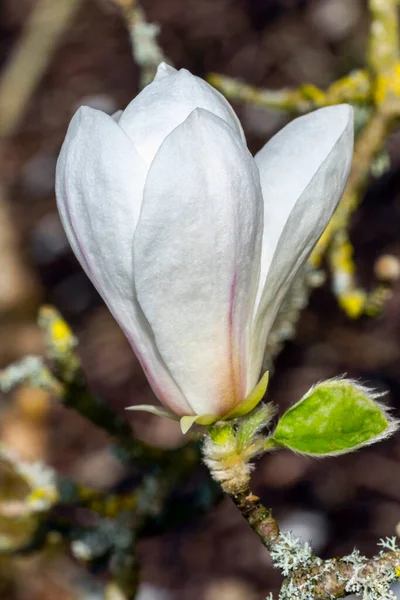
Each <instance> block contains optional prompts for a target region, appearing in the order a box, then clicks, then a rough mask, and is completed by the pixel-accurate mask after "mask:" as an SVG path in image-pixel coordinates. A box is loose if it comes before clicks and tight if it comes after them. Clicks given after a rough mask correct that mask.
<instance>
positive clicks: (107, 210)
mask: <svg viewBox="0 0 400 600" xmlns="http://www.w3.org/2000/svg"><path fill="white" fill-rule="evenodd" d="M145 177H146V169H145V166H144V164H143V161H142V160H141V158H140V157H139V156H138V154H137V152H136V151H135V148H134V146H133V144H132V142H131V141H130V139H129V138H128V136H127V135H126V134H125V133H124V132H123V131H122V129H120V128H119V126H118V125H117V123H116V122H115V121H114V120H113V119H112V118H111V117H109V116H107V115H105V114H104V113H102V112H100V111H97V110H93V109H90V108H87V107H84V108H81V109H79V111H78V112H77V113H76V114H75V116H74V118H73V119H72V121H71V124H70V127H69V129H68V133H67V136H66V139H65V142H64V145H63V147H62V150H61V154H60V158H59V161H58V164H57V201H58V208H59V211H60V215H61V219H62V221H63V225H64V228H65V231H66V233H67V236H68V239H69V241H70V243H71V246H72V249H73V250H74V252H75V254H76V256H77V258H78V260H79V261H80V263H81V265H82V267H83V268H84V269H85V271H86V273H87V274H88V276H89V277H90V279H91V280H92V282H93V284H94V285H95V286H96V288H97V290H98V291H99V293H100V294H101V295H102V297H103V298H104V300H105V302H106V303H107V305H108V307H109V309H110V311H111V312H112V313H113V315H114V317H115V318H116V319H117V321H118V322H119V324H120V326H121V328H122V329H123V330H124V332H125V334H126V336H127V337H128V339H129V341H130V343H131V345H132V347H133V349H134V351H135V353H136V354H137V356H138V358H139V360H140V361H141V364H142V366H143V368H144V370H145V372H146V375H147V377H148V378H149V381H150V383H151V385H152V386H153V389H154V391H155V392H156V394H157V395H158V397H159V398H160V400H161V401H163V402H165V401H166V400H165V399H166V398H168V399H169V400H168V401H169V405H170V407H171V408H173V407H174V406H175V404H178V410H179V409H180V410H181V412H182V414H187V412H188V410H189V407H188V405H187V404H186V403H185V401H184V399H183V398H182V394H181V393H180V391H179V390H178V388H177V386H176V385H175V384H174V382H173V381H172V379H171V377H170V375H169V374H168V372H167V370H166V369H165V366H164V365H163V363H162V361H161V359H160V357H159V356H158V354H157V350H156V348H155V346H154V343H153V339H152V333H151V330H150V328H149V327H148V324H147V323H146V321H145V319H144V317H143V314H142V312H141V310H140V307H139V306H138V304H137V300H136V298H135V293H134V283H133V275H132V269H133V265H132V262H133V260H132V244H133V234H134V231H135V227H136V224H137V221H138V218H139V213H140V207H141V201H142V197H143V186H144V182H145ZM170 399H171V400H170ZM179 403H180V404H179Z"/></svg>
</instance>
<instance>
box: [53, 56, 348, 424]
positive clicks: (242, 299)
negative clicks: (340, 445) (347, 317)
mask: <svg viewBox="0 0 400 600" xmlns="http://www.w3.org/2000/svg"><path fill="white" fill-rule="evenodd" d="M352 151H353V114H352V109H351V107H350V106H348V105H341V106H332V107H328V108H323V109H320V110H317V111H315V112H313V113H311V114H309V115H306V116H303V117H300V118H298V119H295V120H294V121H292V122H291V123H289V125H287V126H286V127H285V128H284V129H283V130H282V131H280V132H279V133H278V134H277V135H275V137H273V138H272V139H271V140H270V141H269V142H268V143H267V144H266V145H265V146H264V148H262V150H261V151H260V152H259V153H258V154H257V155H256V156H255V157H254V158H253V157H252V156H251V154H250V152H249V151H248V149H247V147H246V142H245V138H244V134H243V131H242V128H241V125H240V123H239V121H238V119H237V117H236V115H235V113H234V112H233V110H232V108H231V106H230V105H229V104H228V102H227V101H226V100H225V99H224V98H223V96H222V95H221V94H219V93H218V92H217V91H216V90H214V89H213V88H212V87H211V86H209V85H208V84H207V83H206V82H204V81H203V80H201V79H199V78H197V77H194V76H193V75H191V74H190V73H189V72H188V71H186V70H185V69H182V70H181V71H176V70H175V69H173V68H172V67H169V66H167V65H166V64H161V65H160V67H159V68H158V71H157V75H156V77H155V79H154V81H153V82H152V83H151V84H150V85H148V86H147V87H146V88H145V89H144V90H143V91H142V92H141V93H140V94H139V95H138V96H137V97H136V98H135V99H134V100H132V102H131V103H130V104H129V106H128V107H127V108H126V110H125V111H123V112H120V113H118V114H116V115H114V116H113V117H110V116H108V115H106V114H104V113H102V112H100V111H98V110H93V109H91V108H87V107H82V108H80V109H79V110H78V112H77V113H76V114H75V116H74V117H73V119H72V121H71V124H70V126H69V129H68V133H67V136H66V139H65V142H64V145H63V147H62V150H61V155H60V158H59V161H58V165H57V200H58V207H59V211H60V214H61V219H62V222H63V224H64V227H65V230H66V233H67V235H68V238H69V241H70V243H71V246H72V248H73V250H74V252H75V254H76V256H77V257H78V259H79V261H80V263H81V264H82V266H83V268H84V269H85V271H86V273H87V274H88V276H89V277H90V279H91V280H92V282H93V283H94V285H95V286H96V288H97V289H98V291H99V292H100V294H101V295H102V297H103V298H104V300H105V302H106V303H107V305H108V307H109V309H110V310H111V312H112V313H113V315H114V317H115V318H116V320H117V321H118V323H119V324H120V326H121V327H122V329H123V330H124V332H125V334H126V336H127V338H128V339H129V341H130V343H131V346H132V348H133V350H134V352H135V353H136V355H137V357H138V359H139V360H140V362H141V364H142V367H143V369H144V371H145V373H146V375H147V378H148V380H149V382H150V384H151V386H152V388H153V390H154V392H155V393H156V395H157V397H158V398H159V399H160V401H161V402H162V403H163V404H164V406H165V407H167V409H169V411H170V412H171V413H173V414H174V415H175V416H179V417H184V416H185V417H188V418H186V419H183V426H184V428H187V427H188V426H190V424H191V423H192V422H193V421H194V420H197V421H198V422H204V423H206V422H210V421H212V420H216V417H217V416H220V417H223V416H227V415H232V414H234V415H235V414H238V413H240V412H245V411H246V410H249V408H251V406H254V404H255V402H256V401H257V400H259V399H260V397H261V396H262V394H263V393H264V391H265V388H266V383H267V381H266V379H267V378H266V377H264V378H263V379H262V380H261V382H260V383H259V384H258V387H256V386H257V382H258V381H259V377H260V371H261V368H262V362H263V354H264V348H265V345H266V340H267V337H268V334H269V332H270V330H271V327H272V325H273V322H274V319H275V316H276V314H277V311H278V309H279V307H280V305H281V303H282V301H283V299H284V297H285V294H286V293H287V291H288V289H289V287H290V285H291V283H292V282H293V279H294V278H295V276H296V273H297V272H298V270H299V267H300V266H301V265H302V264H303V263H304V262H305V260H306V259H307V257H308V255H309V253H310V251H311V250H312V248H313V246H314V245H315V243H316V241H317V240H318V238H319V237H320V235H321V233H322V232H323V230H324V228H325V226H326V225H327V223H328V221H329V219H330V217H331V215H332V213H333V211H334V209H335V207H336V205H337V203H338V201H339V199H340V197H341V195H342V192H343V189H344V186H345V183H346V180H347V176H348V173H349V169H350V163H351V157H352ZM254 388H256V389H255V390H254ZM245 399H247V402H245V403H243V402H244V400H245ZM238 407H239V408H238ZM153 408H154V407H153ZM154 410H155V409H154ZM232 411H234V412H232ZM164 412H167V411H165V410H164ZM205 415H206V416H205ZM210 415H211V416H210ZM199 416H202V417H203V418H202V419H201V418H200V419H199V418H198V417H199ZM189 417H191V418H189Z"/></svg>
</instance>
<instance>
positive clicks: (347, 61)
mask: <svg viewBox="0 0 400 600" xmlns="http://www.w3.org/2000/svg"><path fill="white" fill-rule="evenodd" d="M74 2H75V4H76V11H75V14H74V15H72V16H71V18H70V23H69V25H68V26H67V27H66V28H65V31H64V32H63V33H62V35H60V36H59V38H58V39H57V45H56V47H55V49H54V51H52V52H51V56H50V57H49V58H48V66H47V67H46V69H45V71H44V74H43V77H41V78H40V80H39V81H38V83H37V86H36V88H35V90H34V92H33V94H32V96H31V98H30V100H29V103H28V104H27V107H26V110H24V111H23V113H22V114H21V116H20V118H18V120H17V122H16V123H15V125H14V126H13V127H12V131H11V135H8V136H7V138H6V137H5V136H4V139H3V140H1V142H0V143H1V146H0V151H1V155H0V160H1V162H0V170H1V181H0V184H1V187H0V367H3V366H6V365H7V364H8V363H9V362H10V361H13V360H16V359H18V358H20V357H22V356H23V355H25V354H27V353H41V352H43V339H42V336H41V334H40V332H39V330H38V328H37V326H36V324H35V319H36V311H37V308H38V306H39V305H40V303H42V302H49V303H52V304H54V305H55V306H56V307H58V308H59V309H60V310H61V312H62V313H63V315H64V316H65V318H66V319H67V320H68V322H70V323H71V325H72V326H73V328H74V330H75V332H76V334H77V336H78V337H79V341H80V353H81V356H82V360H83V363H84V367H85V371H86V373H87V376H88V379H89V380H90V382H91V384H92V386H93V388H94V389H95V390H96V391H97V392H99V393H101V394H102V395H103V397H105V398H106V399H107V400H108V401H109V402H111V403H113V404H114V405H115V406H116V407H118V408H119V409H120V410H123V407H124V406H126V405H129V404H132V403H137V402H140V403H151V402H152V401H153V398H152V393H151V391H150V390H149V388H148V385H147V383H146V380H145V378H144V376H143V374H142V372H141V369H140V368H139V366H138V363H137V361H136V359H135V357H134V356H133V354H132V352H131V350H130V348H129V347H128V344H127V342H126V340H125V339H124V337H123V335H122V333H121V332H120V330H119V329H118V327H117V326H116V324H115V323H114V321H113V320H112V318H111V317H110V315H109V313H108V311H107V310H106V308H105V307H104V305H103V303H102V302H101V300H100V299H99V297H98V295H97V293H96V292H95V291H94V289H93V287H92V286H91V284H90V282H89V281H88V280H87V278H86V277H85V275H84V274H83V272H82V271H81V269H80V267H79V266H78V264H77V262H76V260H75V259H74V257H73V256H72V254H71V252H70V250H69V247H68V243H67V241H66V239H65V237H64V234H63V231H62V228H61V225H60V221H59V218H58V215H57V211H56V205H55V198H54V171H55V164H56V160H57V155H58V152H59V149H60V146H61V143H62V141H63V138H64V135H65V132H66V128H67V126H68V122H69V120H70V118H71V116H72V114H73V113H74V111H75V110H76V109H77V108H78V107H79V106H80V105H82V104H86V105H90V106H92V107H94V108H99V109H101V110H104V111H106V112H108V113H112V112H114V111H115V110H117V109H118V108H123V107H125V106H126V105H127V103H128V102H129V101H130V99H131V98H132V97H133V96H134V95H135V94H136V93H137V92H138V75H139V72H138V68H137V67H136V66H135V64H134V63H133V60H132V55H131V47H130V42H129V37H128V34H127V31H126V29H125V26H124V23H123V20H122V18H121V15H120V11H119V10H118V9H117V7H116V6H115V5H113V3H112V2H111V0H80V1H77V0H74ZM35 4H36V2H35V1H34V0H18V1H17V2H16V1H15V0H2V1H1V3H0V68H1V67H2V66H4V65H6V64H7V60H9V58H10V56H11V55H12V53H13V52H15V50H16V48H17V44H18V42H19V40H20V36H21V32H22V30H23V27H24V24H25V23H26V20H27V16H28V14H29V13H30V11H31V10H32V8H33V6H34V5H35ZM54 4H56V0H54ZM142 6H143V8H144V9H145V11H146V14H147V17H148V19H149V20H150V21H153V22H156V23H158V24H159V25H160V27H161V33H160V36H159V41H160V45H161V46H162V48H163V50H164V52H165V54H166V55H167V56H168V57H170V58H171V60H172V61H173V63H174V64H175V66H177V67H186V68H188V69H190V70H191V71H192V72H193V73H195V74H197V75H200V76H203V77H204V76H205V75H206V74H207V73H208V72H210V71H214V72H219V73H223V74H228V75H231V76H235V77H240V78H243V79H244V80H245V81H247V82H248V83H252V84H255V85H257V86H264V87H268V88H279V87H282V86H295V85H296V84H300V83H304V82H311V83H314V84H316V85H318V86H322V87H324V86H327V85H328V84H329V83H330V82H332V81H333V80H334V79H335V78H337V77H339V76H342V75H344V74H346V73H347V72H348V71H349V70H350V69H352V68H357V67H359V66H361V65H362V64H363V63H364V57H365V43H366V32H367V27H368V14H367V10H366V5H365V2H363V1H362V0H143V2H142ZM30 60H31V61H33V64H35V58H34V57H33V56H31V57H30ZM26 68H27V69H29V68H32V67H31V64H30V62H29V60H28V62H27V67H26ZM24 82H25V78H24V74H23V73H21V78H20V81H19V82H16V87H15V94H16V95H15V98H16V102H17V101H18V98H19V97H20V96H19V94H22V95H23V94H24V85H25V83H24ZM18 86H20V87H18ZM235 108H236V110H237V112H238V114H239V116H240V118H241V120H242V123H243V125H244V128H245V131H246V133H247V136H248V142H249V146H250V148H251V149H252V150H253V151H256V150H258V149H259V148H260V147H261V145H262V144H264V143H265V141H266V140H267V139H268V138H269V136H270V135H271V134H273V133H274V132H275V131H276V130H277V129H278V128H279V127H280V126H282V124H284V123H285V119H286V118H285V116H284V115H282V114H280V113H278V112H272V111H266V110H264V109H261V108H256V107H253V106H249V105H247V106H239V105H237V106H235ZM0 119H1V115H0ZM389 150H390V155H391V170H390V171H389V172H388V173H386V174H385V175H384V176H383V177H381V178H378V179H377V178H373V179H371V182H370V185H369V189H368V192H367V196H366V199H365V202H364V203H363V205H362V207H361V209H360V210H359V211H358V213H357V215H356V218H355V219H354V223H353V228H352V239H353V241H354V245H355V250H356V262H357V267H358V276H359V280H360V282H361V284H362V285H364V286H367V287H368V285H370V284H371V281H372V278H373V265H374V262H375V260H376V259H377V258H378V257H379V256H380V255H381V254H382V253H391V254H394V255H397V256H399V255H400V236H399V227H400V138H399V137H398V136H396V134H395V135H393V136H392V138H391V139H390V140H389ZM342 373H347V374H348V375H349V376H351V377H356V378H362V379H363V381H366V382H368V383H370V384H372V385H374V386H376V387H378V388H382V389H388V390H389V391H390V395H389V397H388V403H389V404H390V405H391V406H393V407H394V408H395V412H396V414H397V416H398V415H399V411H400V284H399V285H397V287H395V288H394V294H393V297H392V299H391V300H390V301H389V302H388V304H387V305H386V307H385V310H384V312H383V314H382V316H381V317H378V318H375V319H368V318H363V319H362V320H359V321H349V320H348V319H347V318H346V317H345V316H344V315H343V314H342V313H341V312H340V310H339V309H338V307H337V305H336V302H335V300H334V298H333V296H332V294H331V292H330V290H329V285H327V286H325V287H324V288H322V289H320V290H318V291H316V292H315V293H314V294H313V296H312V299H311V303H310V305H309V307H308V308H307V309H306V310H305V311H304V312H303V314H302V317H301V320H300V322H299V326H298V331H297V336H296V339H295V341H292V342H290V343H288V344H287V345H286V347H285V349H284V351H283V353H282V354H281V356H280V357H279V360H278V362H277V365H276V372H275V375H274V378H273V381H272V384H271V387H270V398H271V399H273V400H274V402H276V403H277V404H278V405H279V407H280V409H281V410H283V409H284V408H285V407H287V406H288V405H290V403H292V402H293V401H295V400H297V399H298V398H299V397H300V396H301V395H302V394H303V393H304V392H305V391H306V390H307V389H308V388H309V387H310V386H311V384H313V383H315V382H316V381H318V380H321V379H323V378H327V377H331V376H333V375H338V374H342ZM0 415H1V419H0V431H1V439H2V440H3V441H5V442H6V443H7V444H9V445H10V446H12V447H13V448H15V449H16V450H18V451H19V452H20V454H21V455H22V456H23V457H25V458H28V459H43V460H45V461H46V462H48V463H50V464H51V465H53V466H55V467H57V468H58V469H59V470H60V471H61V472H62V473H65V474H71V475H73V476H74V477H75V478H77V479H78V480H80V481H82V482H85V483H90V484H91V485H93V486H99V487H107V486H109V485H112V484H113V483H115V482H117V481H118V480H119V478H121V477H122V476H123V475H124V468H123V467H122V466H121V465H120V464H119V463H118V462H117V460H116V459H115V458H114V457H113V455H112V454H111V452H110V451H109V449H108V446H107V438H106V436H104V435H103V434H102V433H101V432H100V431H98V430H96V429H95V428H94V427H92V426H91V425H90V424H88V423H87V422H85V421H84V420H83V419H81V418H80V417H78V416H76V415H75V414H73V413H72V412H70V411H68V410H66V409H64V408H62V407H60V406H58V405H57V404H56V403H55V402H52V401H50V400H49V399H48V398H47V397H46V396H45V395H44V394H42V393H41V392H38V391H36V392H33V391H31V390H27V389H25V388H23V389H21V390H19V391H18V392H17V393H16V394H14V395H12V396H11V397H4V398H2V399H1V400H0ZM132 426H133V429H134V430H136V431H137V434H138V436H140V437H141V438H142V439H145V440H147V441H151V442H152V443H154V440H156V441H157V444H159V445H160V446H163V447H174V446H177V445H179V444H181V443H182V438H181V435H180V433H179V430H178V428H177V426H176V425H175V424H174V423H171V422H170V421H166V420H162V419H159V418H156V417H150V416H142V415H138V416H135V417H134V418H133V419H132ZM399 472H400V436H397V437H396V438H395V439H392V440H390V441H388V442H385V443H382V444H379V445H378V446H375V447H372V448H369V449H365V450H363V451H360V452H358V453H355V454H352V455H349V456H346V457H339V458H331V459H325V460H310V459H307V458H303V457H300V456H296V455H294V454H290V453H286V452H280V453H279V454H276V455H273V456H269V457H266V458H264V459H263V460H261V461H260V462H259V463H258V465H257V469H256V472H255V475H254V490H255V491H256V492H257V493H259V494H260V495H261V497H262V499H263V500H264V501H265V502H266V503H267V504H268V505H269V506H272V507H273V508H274V510H275V512H276V515H278V517H279V518H280V520H281V523H282V526H283V527H284V528H289V529H292V530H294V531H295V532H297V533H299V535H302V536H303V537H304V538H305V539H312V541H313V544H314V548H315V550H316V551H318V552H320V553H321V554H322V555H323V556H333V555H335V554H340V553H347V552H350V551H351V550H352V549H353V547H354V546H357V547H358V548H359V549H360V550H361V551H362V552H366V553H372V552H374V551H375V550H376V546H375V544H376V541H377V539H378V538H379V537H382V536H386V535H393V534H394V533H395V528H396V525H397V523H398V522H399V521H400V478H399ZM0 485H6V476H5V475H3V476H2V475H1V473H0ZM140 559H141V566H142V580H143V584H142V586H141V590H140V593H139V596H138V597H139V599H140V600H178V599H179V600H180V599H182V600H186V599H187V600H189V599H193V598H196V599H197V598H199V599H201V600H202V599H204V600H225V599H226V600H242V599H243V600H252V599H253V598H254V599H261V598H264V597H265V596H266V594H267V593H268V592H269V591H274V590H275V592H276V590H277V587H278V584H279V577H278V576H277V574H276V573H274V571H273V570H272V569H271V566H270V561H269V557H268V554H267V552H266V551H265V550H264V549H263V547H262V546H261V545H260V544H259V541H258V539H257V538H256V536H255V535H254V534H253V533H252V532H251V531H250V530H249V528H248V526H247V524H246V523H245V522H244V521H242V518H241V516H240V515H239V514H238V513H237V512H236V511H235V509H234V508H233V506H231V504H230V502H229V501H228V500H226V501H224V502H223V503H222V504H221V505H219V506H218V507H217V508H216V509H215V511H213V512H212V513H210V514H208V515H207V516H205V517H202V518H201V519H199V520H197V521H196V522H193V523H192V524H191V525H190V526H186V527H184V528H181V529H179V530H173V531H171V532H169V533H167V534H164V535H162V536H159V537H155V538H152V539H149V540H146V541H143V542H141V544H140ZM0 598H1V599H4V600H39V599H40V600H47V599H50V598H57V599H60V600H64V599H65V600H67V599H68V600H72V599H74V600H75V599H82V600H83V599H85V600H100V598H102V592H101V583H100V582H99V581H98V580H97V578H96V577H95V576H94V575H89V574H88V573H87V572H86V570H85V569H84V568H83V567H82V566H79V565H77V564H76V562H74V560H73V559H72V558H69V557H66V556H65V555H63V554H61V555H58V554H57V553H55V554H51V555H48V554H45V555H43V554H42V555H35V556H32V557H26V558H18V559H16V560H15V561H14V562H13V563H12V564H11V565H10V563H9V562H7V563H5V562H4V563H2V562H1V561H0Z"/></svg>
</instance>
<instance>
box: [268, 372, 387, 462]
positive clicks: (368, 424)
mask: <svg viewBox="0 0 400 600" xmlns="http://www.w3.org/2000/svg"><path fill="white" fill-rule="evenodd" d="M375 398H376V394H374V393H373V392H371V391H370V390H368V389H367V388H365V387H363V386H361V385H359V384H358V383H356V382H354V381H352V380H349V379H335V380H329V381H324V382H323V383H320V384H318V385H316V386H315V387H313V388H311V390H310V391H309V392H308V393H307V394H306V395H305V396H304V397H303V398H302V399H301V400H300V401H299V402H298V403H297V404H295V405H294V406H292V408H290V409H289V410H288V411H287V412H286V413H285V414H284V415H283V417H282V418H281V419H280V421H279V423H278V425H277V428H276V430H275V432H274V434H273V436H272V440H273V441H274V442H276V443H278V444H279V445H281V446H285V447H287V448H290V449H292V450H294V451H296V452H301V453H304V454H310V455H315V456H327V455H334V454H343V453H345V452H351V451H352V450H355V449H357V448H359V447H360V446H364V445H367V444H371V443H373V442H376V441H378V440H380V439H382V438H385V437H387V436H388V435H390V434H391V433H392V432H393V431H394V430H395V429H396V428H397V423H396V422H395V421H394V420H392V419H390V418H389V417H388V415H387V413H386V411H385V410H384V409H383V408H382V407H381V406H380V405H379V404H378V403H377V402H375Z"/></svg>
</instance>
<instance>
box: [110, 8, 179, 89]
mask: <svg viewBox="0 0 400 600" xmlns="http://www.w3.org/2000/svg"><path fill="white" fill-rule="evenodd" d="M112 1H113V2H114V3H115V4H117V5H118V6H120V8H121V9H122V14H123V16H124V21H125V23H126V27H127V29H128V32H129V36H130V39H131V44H132V52H133V58H134V60H135V62H136V63H137V65H138V66H139V67H140V88H144V87H145V86H146V85H147V84H148V83H150V82H151V81H153V79H154V75H155V74H156V71H157V67H158V65H159V64H160V63H161V62H164V61H166V62H168V63H169V64H171V61H170V60H169V59H168V58H167V57H166V56H165V54H164V52H163V50H162V49H161V47H160V45H159V44H158V41H157V37H158V34H159V32H160V27H159V26H158V25H157V24H155V23H149V21H148V20H147V19H146V14H145V12H144V10H143V8H142V7H141V6H140V4H139V1H138V0H112Z"/></svg>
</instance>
